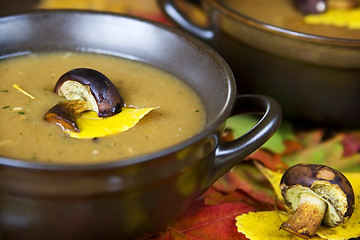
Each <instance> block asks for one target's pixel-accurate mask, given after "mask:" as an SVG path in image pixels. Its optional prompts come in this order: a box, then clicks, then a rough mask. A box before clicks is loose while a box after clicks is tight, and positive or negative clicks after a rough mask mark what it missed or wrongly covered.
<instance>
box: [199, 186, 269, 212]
mask: <svg viewBox="0 0 360 240" xmlns="http://www.w3.org/2000/svg"><path fill="white" fill-rule="evenodd" d="M203 197H204V201H205V204H206V205H217V204H222V203H227V202H243V203H245V204H247V205H249V206H252V207H253V208H254V210H255V211H264V210H272V209H274V206H273V204H271V203H267V202H259V201H257V200H256V199H254V198H252V197H251V196H249V195H248V194H246V193H245V192H244V191H241V190H236V191H232V192H229V193H223V192H220V191H218V190H216V189H215V188H213V187H212V188H210V189H209V190H208V191H207V192H206V193H204V195H203Z"/></svg>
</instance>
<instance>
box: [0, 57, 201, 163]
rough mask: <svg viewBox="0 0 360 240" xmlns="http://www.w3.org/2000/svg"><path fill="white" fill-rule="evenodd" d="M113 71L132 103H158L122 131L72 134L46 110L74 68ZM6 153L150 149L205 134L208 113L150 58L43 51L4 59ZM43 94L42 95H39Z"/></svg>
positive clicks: (90, 154) (117, 155) (98, 158)
mask: <svg viewBox="0 0 360 240" xmlns="http://www.w3.org/2000/svg"><path fill="white" fill-rule="evenodd" d="M79 67H81V68H92V69H96V70H97V71H99V72H101V73H103V74H105V75H106V76H107V77H108V78H109V79H110V80H111V81H112V83H113V84H114V85H115V86H116V88H117V89H118V90H119V92H120V93H121V96H122V98H123V100H124V104H125V106H127V107H135V108H147V107H156V109H154V110H152V111H151V112H150V113H148V114H147V115H146V116H144V117H143V118H142V119H141V120H140V121H139V122H138V123H137V124H136V125H135V126H134V127H132V128H130V129H129V130H127V131H124V132H120V133H117V134H114V135H110V136H106V137H99V138H92V139H77V138H72V137H70V136H69V135H68V134H66V133H65V132H64V131H62V130H61V128H60V127H59V126H57V125H55V124H51V123H49V122H46V121H45V120H44V115H45V113H46V112H47V111H48V110H49V109H51V108H52V107H53V106H54V105H56V104H58V103H59V102H63V101H66V99H64V97H62V96H59V95H57V94H56V93H54V86H55V84H56V82H57V80H58V79H59V78H60V76H62V75H63V74H64V73H65V72H67V71H69V70H71V69H74V68H79ZM0 96H1V97H0V107H1V109H0V110H1V118H0V134H1V139H0V155H1V156H4V157H10V158H17V159H25V160H33V161H41V162H55V163H95V162H102V161H113V160H118V159H124V158H128V157H132V156H138V155H143V154H146V153H150V152H154V151H157V150H160V149H164V148H167V147H170V146H172V145H175V144H177V143H180V142H182V141H184V140H186V139H189V138H190V137H191V136H193V135H194V134H197V133H198V132H199V131H200V130H201V129H202V128H203V126H204V123H205V119H206V116H205V115H206V114H205V109H204V106H203V103H202V101H201V99H200V97H199V96H198V95H197V94H196V93H195V91H194V90H193V89H192V88H190V87H189V86H188V85H186V84H185V83H184V82H183V81H181V80H180V79H177V78H176V77H175V76H173V75H171V74H169V73H167V72H164V71H162V70H160V69H157V68H155V67H152V66H149V65H146V64H144V63H140V62H136V61H131V60H127V59H123V58H119V57H113V56H107V55H101V54H92V53H73V52H66V53H65V52H57V53H41V54H30V55H26V56H19V57H13V58H9V59H4V60H0ZM33 98H35V99H33Z"/></svg>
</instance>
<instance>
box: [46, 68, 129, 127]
mask: <svg viewBox="0 0 360 240" xmlns="http://www.w3.org/2000/svg"><path fill="white" fill-rule="evenodd" d="M54 92H55V93H57V94H59V95H60V96H63V97H65V98H66V99H67V100H68V101H66V102H63V103H59V104H57V105H55V106H54V107H52V108H51V109H50V110H49V111H48V112H47V113H46V114H45V116H44V120H46V121H48V122H52V123H55V124H57V125H59V126H61V127H62V128H63V130H69V131H75V132H79V128H78V127H77V125H76V119H77V117H78V116H79V114H80V113H82V112H84V111H88V110H91V111H94V112H97V115H98V116H99V117H109V116H113V115H115V114H117V113H119V112H121V109H122V107H123V105H124V101H123V98H122V97H121V95H120V93H119V91H118V89H117V88H116V87H115V85H114V84H113V83H112V82H111V81H110V79H109V78H107V77H106V76H105V75H104V74H102V73H100V72H98V71H96V70H94V69H89V68H76V69H73V70H70V71H68V72H66V73H65V74H63V75H62V76H61V77H60V78H59V80H58V81H57V83H56V85H55V89H54Z"/></svg>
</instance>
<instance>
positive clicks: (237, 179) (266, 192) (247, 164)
mask: <svg viewBox="0 0 360 240" xmlns="http://www.w3.org/2000/svg"><path fill="white" fill-rule="evenodd" d="M212 187H213V188H214V189H216V190H217V191H219V192H222V193H224V194H229V193H230V192H234V191H242V192H244V193H246V194H247V195H248V196H250V197H251V198H252V199H254V200H256V201H257V202H259V203H266V204H268V205H270V206H273V205H274V204H275V197H274V192H273V191H272V187H271V185H270V183H269V182H268V180H267V179H266V177H265V176H264V175H263V174H262V173H261V172H260V171H259V170H258V169H257V168H256V167H255V166H254V164H253V162H252V161H244V162H242V163H240V164H238V165H237V166H235V167H234V168H232V169H231V170H230V171H229V172H227V173H226V174H225V175H224V176H222V177H221V178H220V179H219V180H218V181H216V182H215V183H214V184H213V186H212ZM266 204H265V205H266Z"/></svg>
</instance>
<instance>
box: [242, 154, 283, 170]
mask: <svg viewBox="0 0 360 240" xmlns="http://www.w3.org/2000/svg"><path fill="white" fill-rule="evenodd" d="M247 159H251V160H257V161H259V162H261V163H262V164H264V165H265V166H266V167H267V168H269V169H271V170H273V171H276V170H277V169H286V168H287V167H288V166H287V165H286V164H285V163H284V162H283V161H282V159H281V154H276V153H272V152H269V151H265V150H258V151H255V152H254V153H253V154H251V155H250V156H249V157H248V158H247Z"/></svg>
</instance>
